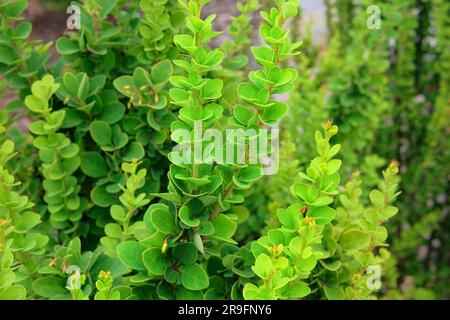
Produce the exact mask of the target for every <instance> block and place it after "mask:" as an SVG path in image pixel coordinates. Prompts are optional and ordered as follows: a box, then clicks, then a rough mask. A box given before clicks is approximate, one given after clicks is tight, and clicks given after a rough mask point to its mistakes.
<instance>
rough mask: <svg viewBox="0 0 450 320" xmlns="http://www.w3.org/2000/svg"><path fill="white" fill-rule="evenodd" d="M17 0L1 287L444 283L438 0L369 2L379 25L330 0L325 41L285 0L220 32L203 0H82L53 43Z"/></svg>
mask: <svg viewBox="0 0 450 320" xmlns="http://www.w3.org/2000/svg"><path fill="white" fill-rule="evenodd" d="M27 4H28V2H27V1H26V0H16V1H3V2H2V3H1V4H0V71H1V75H2V76H1V79H0V97H2V98H3V97H5V96H6V97H8V98H9V99H8V101H9V102H8V103H6V105H5V106H3V107H2V109H1V110H0V144H1V147H0V299H74V300H87V299H95V300H119V299H121V300H124V299H162V300H167V299H180V300H181V299H283V300H284V299H376V298H395V299H402V298H408V299H417V298H436V297H437V298H445V297H446V296H448V288H446V287H445V281H444V280H445V279H446V278H447V277H448V272H449V271H448V270H449V269H448V267H447V265H446V261H447V260H446V259H448V250H447V249H448V245H447V244H446V243H447V242H446V240H448V239H447V238H448V234H447V233H446V232H445V229H444V228H445V227H446V226H447V225H448V214H447V212H448V205H447V202H448V190H447V189H446V187H445V186H446V183H447V180H448V176H449V174H448V169H447V163H448V141H449V139H448V133H449V132H448V128H447V123H446V119H447V118H448V114H449V106H448V100H449V97H448V74H449V72H448V59H447V55H448V50H447V49H448V41H447V38H448V31H449V26H448V16H447V15H446V14H445V12H447V11H448V9H449V8H448V5H447V3H446V2H445V1H441V0H439V1H436V2H433V3H432V4H431V3H428V2H425V1H419V2H416V1H410V0H402V1H395V2H394V1H382V2H379V3H378V2H377V3H376V4H377V5H380V7H381V9H382V11H383V15H382V25H383V28H382V30H371V29H368V28H367V27H366V22H367V18H368V15H369V14H368V13H367V12H366V10H365V9H366V7H367V6H368V5H369V2H368V1H362V2H361V3H359V2H358V3H356V2H355V1H350V0H345V1H327V2H326V4H327V7H328V11H327V23H328V26H329V29H330V30H329V31H330V32H329V43H328V46H327V47H326V48H325V49H322V48H321V47H320V46H319V45H317V43H315V42H314V41H313V40H314V39H313V35H312V33H311V29H308V28H303V27H300V26H301V19H303V18H304V14H301V12H300V9H299V1H298V0H275V1H263V2H260V1H257V0H243V1H240V2H239V3H238V4H237V11H238V16H236V17H232V18H231V19H230V24H229V26H228V35H229V36H230V38H228V39H226V40H224V41H222V44H221V45H214V44H212V43H213V41H212V40H217V39H218V38H217V37H218V36H223V35H222V33H223V32H220V31H216V29H217V26H216V25H215V23H214V21H215V18H216V15H215V14H210V15H208V14H206V11H207V10H208V8H209V6H208V5H209V4H210V0H157V1H154V0H140V1H138V0H135V1H125V0H115V1H99V0H89V1H83V2H82V4H81V3H80V4H78V5H79V6H80V9H81V30H78V31H76V32H75V31H72V32H66V33H65V34H64V35H63V36H61V37H60V38H59V39H57V40H56V41H55V44H54V48H55V49H56V57H55V58H56V59H50V58H51V56H52V52H53V51H52V50H51V48H52V46H53V44H52V43H44V42H42V41H39V40H32V39H31V38H30V34H31V29H32V25H31V23H29V22H27V21H24V19H23V14H24V12H25V10H26V8H27ZM75 4H76V3H75ZM260 6H261V7H262V8H263V9H262V10H261V11H260V16H261V17H260V18H259V20H258V21H256V20H257V19H253V20H251V19H250V18H251V17H253V14H254V12H256V11H258V10H259V8H260ZM417 8H418V9H419V11H418V12H419V20H418V21H416V19H415V18H414V16H413V13H414V12H415V10H416V9H417ZM253 22H257V23H259V33H258V34H256V33H255V31H254V30H253V24H252V23H253ZM432 26H433V28H432ZM257 37H259V38H260V40H261V41H260V42H257V41H255V38H257ZM428 37H434V38H435V39H436V46H434V47H433V46H430V45H429V43H428V42H427V41H428V40H427V39H428ZM298 38H302V39H303V40H304V41H303V42H302V41H298ZM219 39H222V38H219ZM393 40H395V41H393ZM300 48H301V50H302V52H300ZM324 50H326V52H324ZM300 53H302V54H300ZM430 56H431V58H430ZM50 60H51V61H55V62H54V63H50V62H49V61H50ZM418 96H419V98H421V99H422V100H421V99H418ZM11 97H12V99H11ZM422 114H424V115H425V116H424V117H423V118H422V117H421V115H422ZM328 119H333V121H331V120H328ZM18 120H29V121H30V123H29V125H28V131H27V130H22V129H23V128H21V127H20V125H18V124H17V122H18ZM320 126H322V130H320V131H319V130H317V129H318V128H319V127H320ZM277 127H279V128H280V131H281V132H280V136H279V137H277V132H276V130H274V129H276V128H277ZM338 127H339V129H338ZM405 127H408V128H411V129H410V130H409V131H408V130H406V129H405ZM199 129H201V130H205V131H207V130H211V129H213V130H215V131H213V132H215V134H216V136H215V137H214V138H215V139H216V140H214V139H212V138H208V137H206V136H203V135H202V136H199V135H198V130H199ZM230 129H234V130H241V131H243V132H246V133H247V136H246V137H245V138H244V139H243V140H239V139H238V138H236V137H235V138H233V139H229V140H228V139H225V138H229V137H230V136H229V132H230V131H229V130H230ZM338 131H339V132H338ZM267 132H269V133H270V134H268V135H266V133H267ZM277 138H279V139H280V147H279V149H277V148H276V146H274V145H273V143H274V142H276V139H277ZM220 139H223V140H225V141H226V143H225V144H224V145H221V146H220V147H217V140H220ZM332 139H333V140H334V139H336V141H337V142H338V144H335V145H333V144H332V142H331V140H332ZM257 140H258V141H259V143H260V144H263V145H268V146H270V147H268V148H267V149H266V150H262V149H257V150H255V149H252V148H253V145H252V143H253V142H255V141H257ZM198 145H200V146H201V147H202V149H203V150H208V151H211V152H209V153H206V154H205V153H203V152H202V153H201V154H199V153H198V150H197V147H198ZM405 145H406V146H410V147H409V148H407V150H406V151H405V148H406V147H405ZM230 150H233V151H237V150H244V155H243V156H242V158H239V157H234V158H233V159H232V161H228V160H229V159H227V158H226V156H227V155H228V154H227V153H228V152H229V151H230ZM180 155H182V157H180ZM205 155H206V156H205ZM314 155H316V156H314ZM254 156H255V157H262V158H263V159H264V158H277V157H278V158H279V159H278V160H279V162H278V163H279V170H278V172H276V173H275V174H274V175H270V176H268V175H267V170H266V166H265V163H264V161H257V162H256V163H254V162H251V161H250V158H251V157H254ZM394 159H397V160H399V162H397V161H396V160H394ZM183 160H185V161H183ZM186 160H187V161H186ZM258 160H261V159H260V158H258ZM388 162H390V165H389V166H387V167H386V166H385V164H386V163H388ZM383 167H384V168H385V169H384V171H383V172H382V175H380V173H381V172H380V170H381V168H383ZM399 173H401V174H402V178H401V179H400V178H399V176H398V174H399ZM19 181H20V182H19ZM399 188H400V190H401V193H400V192H399ZM394 202H395V203H394ZM442 225H443V226H444V227H442ZM388 235H389V236H388ZM431 240H434V242H432V241H431ZM436 241H438V242H439V245H438V246H436ZM418 247H421V248H423V247H426V249H427V256H426V259H425V260H424V261H422V260H420V259H419V252H418ZM415 273H417V274H416V275H414V274H415ZM411 275H414V279H413V281H412V284H411V285H410V286H409V287H406V285H405V282H407V281H409V280H408V279H410V277H411Z"/></svg>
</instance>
